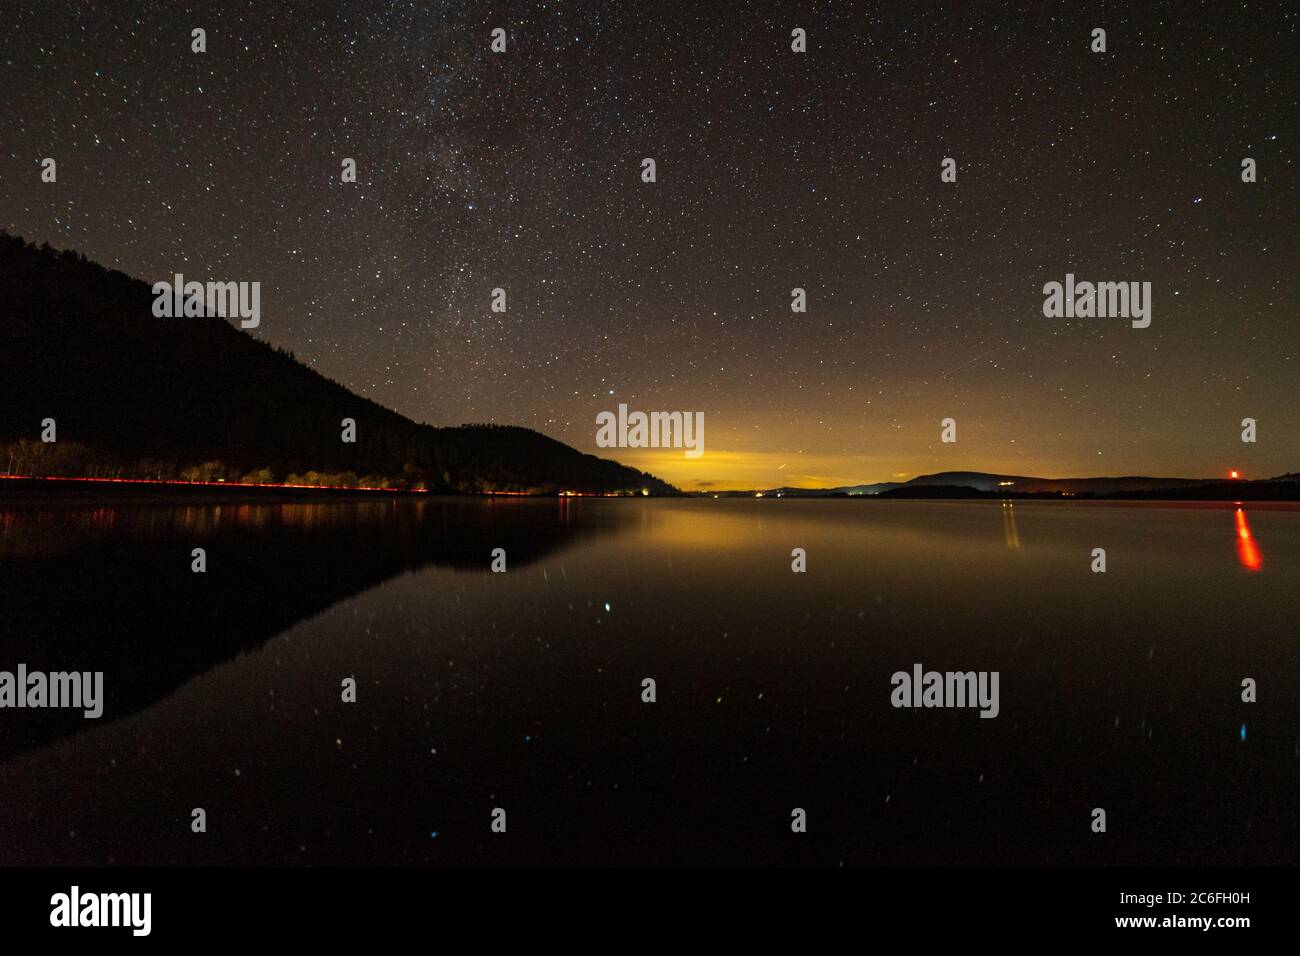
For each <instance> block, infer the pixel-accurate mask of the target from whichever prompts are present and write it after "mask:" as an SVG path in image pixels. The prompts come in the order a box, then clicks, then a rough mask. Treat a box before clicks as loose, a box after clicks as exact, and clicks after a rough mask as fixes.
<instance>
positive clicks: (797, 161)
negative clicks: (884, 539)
mask: <svg viewBox="0 0 1300 956" xmlns="http://www.w3.org/2000/svg"><path fill="white" fill-rule="evenodd" d="M993 7H994V5H992V4H977V3H953V4H932V3H926V2H919V0H910V2H902V3H879V4H877V3H871V4H868V3H862V4H857V5H853V4H845V3H836V4H833V5H832V4H818V3H796V2H792V3H787V4H781V5H779V12H777V10H778V5H776V4H765V5H750V4H740V3H726V4H722V3H705V2H694V3H684V4H676V3H665V2H655V3H629V2H620V3H616V4H615V3H605V4H602V3H596V2H570V3H528V4H526V3H511V4H494V3H488V2H485V3H463V4H448V3H437V2H419V3H383V2H364V3H361V2H357V3H349V4H340V3H328V2H320V3H292V2H258V3H217V4H211V5H207V4H196V5H189V6H187V5H185V4H181V3H162V2H159V3H130V2H120V3H119V2H114V3H97V4H93V5H92V4H90V3H84V2H66V3H48V4H47V3H35V2H17V3H15V2H12V0H10V2H6V3H5V5H4V8H3V14H4V35H3V39H2V40H0V90H3V93H0V224H2V225H3V226H4V227H5V228H6V229H8V230H9V231H10V232H12V233H17V234H20V235H22V236H23V237H24V238H26V239H28V240H32V241H36V242H38V243H39V242H49V243H50V244H51V245H54V246H56V247H60V248H73V249H76V250H78V251H80V252H83V253H85V254H86V256H87V257H89V258H91V259H94V260H96V261H99V262H100V263H102V264H104V265H107V266H111V267H115V268H119V269H122V270H123V271H125V272H128V273H130V274H132V275H135V276H138V277H139V278H142V279H145V280H147V281H150V282H153V281H156V280H159V279H163V278H170V277H171V276H172V275H173V273H175V272H182V273H184V274H185V276H186V277H187V278H193V279H201V280H207V279H213V280H245V281H254V280H256V281H260V282H261V283H262V299H261V302H262V320H261V326H260V328H258V329H257V330H255V331H254V332H252V333H250V334H255V335H258V336H260V337H262V338H264V339H265V340H267V341H269V342H271V343H272V344H275V345H278V346H283V347H285V348H288V349H292V350H293V351H294V352H295V353H296V355H297V357H298V358H299V359H300V360H302V361H304V362H307V363H309V364H311V365H312V366H313V367H315V368H316V369H318V370H319V371H320V372H322V373H323V374H325V375H328V376H330V377H331V378H334V379H336V380H338V381H340V382H342V383H343V384H344V385H346V386H348V387H349V388H351V389H352V390H354V391H356V392H358V393H360V394H362V395H365V396H367V397H369V398H372V399H374V400H376V401H378V402H380V403H382V404H384V405H387V406H389V407H392V408H394V409H396V410H398V411H400V412H402V413H404V414H406V415H408V416H410V417H412V418H414V419H416V420H419V421H427V422H430V423H432V424H459V423H462V422H489V421H491V422H500V423H512V424H520V425H526V426H529V427H532V428H536V429H538V430H540V431H543V432H545V433H546V434H549V435H551V436H553V437H555V438H558V439H560V440H562V441H566V442H568V443H570V444H572V445H574V446H575V447H578V448H580V449H582V450H584V451H591V452H600V453H601V454H605V455H608V456H609V457H614V458H617V459H619V460H620V461H624V462H626V463H628V464H632V465H635V466H637V467H641V468H644V469H646V470H649V471H652V472H654V473H655V474H657V475H659V476H660V477H662V478H664V479H666V480H669V481H672V482H675V483H677V484H679V485H681V486H682V487H687V488H709V487H717V488H736V487H739V488H750V487H771V486H775V485H782V484H786V485H805V486H815V485H838V484H848V483H857V482H866V481H886V480H891V479H892V480H898V479H900V478H906V477H910V476H913V475H917V474H921V473H925V472H930V471H939V470H947V469H980V470H988V471H999V472H1007V473H1016V474H1029V475H1042V476H1089V475H1116V474H1154V475H1182V476H1188V477H1201V476H1219V475H1222V474H1224V473H1226V471H1227V469H1229V468H1240V469H1242V470H1243V472H1244V475H1245V476H1246V477H1269V476H1272V475H1276V474H1280V473H1283V472H1287V471H1296V470H1300V230H1298V229H1297V225H1298V223H1300V203H1298V201H1297V199H1298V190H1297V185H1296V177H1297V174H1298V173H1300V168H1298V165H1300V164H1297V149H1296V141H1297V134H1300V92H1298V91H1300V55H1297V52H1296V51H1297V40H1298V39H1300V37H1298V36H1297V33H1298V32H1300V29H1298V28H1300V9H1297V7H1296V6H1295V5H1294V4H1276V5H1274V4H1256V3H1246V4H1236V5H1229V4H1226V3H1223V4H1220V3H1213V4H1191V3H1185V4H1183V3H1180V4H1162V3H1142V4H1129V3H1124V4H1115V5H1109V6H1100V5H1099V6H1089V5H1086V4H1077V5H1076V4H1069V5H1068V8H1067V5H1063V4H1056V3H1029V4H1024V5H1022V6H1008V7H1005V8H1003V10H1002V11H1001V12H993ZM1139 7H1140V9H1137V8H1139ZM194 27H202V28H203V29H205V30H206V31H207V52H206V53H201V54H198V53H193V52H191V49H190V44H191V37H190V31H191V29H192V28H194ZM494 27H503V28H505V29H506V31H507V34H508V49H507V52H505V53H504V54H494V53H492V52H491V51H490V49H489V43H490V40H491V36H490V34H491V31H492V29H493V28H494ZM796 27H801V28H803V29H805V30H807V34H808V52H807V53H806V54H797V53H794V52H791V49H790V43H791V30H792V29H794V28H796ZM1094 27H1103V28H1105V29H1106V31H1107V47H1108V52H1106V53H1104V54H1099V53H1092V52H1090V50H1089V44H1090V39H1091V37H1090V34H1091V30H1092V29H1093V28H1094ZM47 156H48V157H53V158H54V159H56V161H57V163H58V181H57V183H54V184H47V183H42V182H41V181H40V162H41V160H42V158H44V157H47ZM949 156H950V157H953V158H955V159H956V160H957V164H958V174H957V182H956V183H942V182H941V181H940V163H941V161H942V160H943V158H944V157H949ZM1247 156H1249V157H1252V158H1254V159H1255V160H1256V162H1257V164H1258V181H1257V182H1255V183H1251V184H1247V183H1243V182H1242V179H1241V161H1242V159H1243V158H1244V157H1247ZM344 157H353V158H355V159H356V161H357V164H358V181H357V183H356V184H344V183H341V182H340V171H341V162H342V159H343V158H344ZM644 157H653V158H654V159H655V161H656V164H657V173H658V181H657V182H655V183H653V184H646V183H643V182H642V181H641V175H640V173H641V160H642V159H643V158H644ZM1067 272H1073V273H1074V274H1075V275H1076V276H1077V278H1079V279H1080V280H1084V279H1086V280H1091V281H1149V282H1151V283H1152V287H1153V288H1152V305H1153V311H1152V323H1151V327H1150V328H1147V329H1134V328H1131V327H1130V324H1129V322H1128V321H1127V320H1124V319H1122V318H1109V319H1099V318H1093V319H1049V318H1046V317H1044V315H1043V311H1042V306H1043V293H1042V287H1043V285H1044V283H1046V282H1050V281H1063V280H1064V278H1065V274H1066V273H1067ZM498 286H500V287H503V288H505V289H506V291H507V296H508V311H507V312H506V313H505V314H496V313H493V312H492V311H491V310H490V294H491V290H492V289H493V288H494V287H498ZM796 286H799V287H803V288H806V289H807V293H808V312H807V313H806V314H795V313H792V312H791V309H790V301H791V299H790V290H791V289H792V288H794V287H796ZM13 360H14V357H13V356H5V357H4V361H13ZM619 402H626V403H628V404H629V405H630V406H631V408H633V409H639V410H644V411H655V410H682V411H700V412H703V413H704V416H705V426H706V430H705V449H706V450H705V454H704V455H703V457H701V458H699V459H696V460H691V459H687V458H685V457H684V455H683V454H682V452H681V451H652V452H651V451H646V452H637V451H631V450H623V449H611V450H609V451H602V450H600V449H597V447H596V444H595V417H596V415H597V413H598V412H601V411H604V410H613V409H615V408H616V407H617V405H618V403H619ZM945 417H952V418H955V419H956V420H957V423H958V441H957V442H956V443H955V444H949V445H945V444H941V443H940V440H939V438H940V426H939V423H940V419H942V418H945ZM1245 417H1253V418H1256V419H1257V420H1258V422H1259V441H1258V443H1257V444H1254V445H1250V444H1243V443H1242V442H1241V440H1240V433H1241V420H1242V419H1243V418H1245Z"/></svg>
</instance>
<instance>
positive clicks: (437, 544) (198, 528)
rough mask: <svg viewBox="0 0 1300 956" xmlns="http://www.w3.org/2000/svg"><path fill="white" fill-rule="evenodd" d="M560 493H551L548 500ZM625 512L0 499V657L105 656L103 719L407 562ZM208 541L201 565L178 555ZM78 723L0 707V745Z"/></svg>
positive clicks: (528, 557)
mask: <svg viewBox="0 0 1300 956" xmlns="http://www.w3.org/2000/svg"><path fill="white" fill-rule="evenodd" d="M559 501H560V502H563V499H559ZM627 514H628V512H621V513H620V512H614V513H612V514H611V515H609V516H606V520H603V521H600V522H587V523H583V522H581V521H578V520H577V519H576V518H575V517H574V515H573V513H572V509H571V506H569V505H568V504H567V503H560V504H558V505H557V504H556V503H555V502H552V501H549V500H548V501H538V500H534V501H530V500H521V499H491V498H489V499H455V498H432V499H421V500H417V501H411V500H408V499H401V500H392V501H363V502H318V501H313V502H307V503H284V502H276V503H265V504H256V503H254V504H220V505H190V504H184V505H147V504H140V503H126V504H122V505H120V506H116V507H103V506H95V507H68V506H67V505H59V504H57V503H50V502H44V503H41V502H21V503H8V504H5V505H3V506H2V507H0V669H4V668H8V669H12V668H13V666H14V665H16V663H17V662H19V661H23V662H25V663H26V664H27V665H28V668H29V669H30V670H78V671H104V672H105V675H106V681H107V682H108V683H109V687H110V689H111V693H109V694H108V695H107V704H106V707H105V714H104V717H103V718H101V719H100V720H99V721H96V722H95V723H104V722H107V721H108V720H111V719H113V718H116V717H120V716H122V715H123V714H127V713H131V712H133V711H136V710H139V709H140V708H142V707H146V706H148V705H149V704H150V703H152V702H154V701H156V700H158V699H160V698H162V697H164V696H166V694H168V693H169V692H170V691H172V690H173V689H174V688H176V687H178V686H180V685H181V684H183V683H185V682H186V681H187V680H189V679H190V678H191V677H193V676H194V675H195V674H198V673H201V672H203V671H206V670H209V669H210V668H212V667H213V666H215V665H216V664H218V663H220V662H222V661H225V660H229V659H230V658H232V657H234V656H235V655H236V654H239V653H244V652H247V651H250V650H252V649H254V648H256V647H258V646H260V645H261V644H263V643H264V642H265V641H266V640H268V639H269V638H271V637H273V636H274V635H276V634H279V633H281V632H282V631H284V630H286V629H287V628H289V627H291V626H292V625H293V624H295V623H296V622H298V621H301V620H303V619H304V618H306V617H309V616H311V615H313V614H316V613H318V612H319V611H321V610H323V609H325V608H328V607H330V606H331V605H334V604H336V603H338V602H339V601H341V600H344V599H345V598H348V597H352V596H353V595H356V594H359V593H361V592H363V591H366V590H368V589H369V588H372V587H374V586H375V585H377V584H379V583H381V582H383V581H385V580H387V579H389V578H392V577H393V576H395V575H397V574H399V573H401V572H404V571H409V570H414V569H418V568H422V567H426V566H443V567H451V568H455V569H460V570H470V571H476V572H481V573H484V574H486V573H488V567H489V556H490V554H491V551H492V549H493V548H498V547H500V548H505V550H506V553H507V557H508V567H509V569H510V570H512V571H517V570H520V569H523V568H526V567H528V566H529V565H530V564H532V563H534V562H536V561H538V560H540V559H541V558H543V557H544V556H546V555H550V554H553V553H555V552H557V551H559V550H561V549H563V548H566V547H569V546H571V545H572V544H574V543H575V542H576V541H578V540H580V539H582V538H583V537H586V536H590V535H592V534H600V533H605V532H609V531H611V530H613V529H615V528H617V527H618V526H619V525H620V524H621V523H623V519H624V518H626V516H627ZM196 547H202V548H204V549H205V550H206V551H207V567H208V570H207V573H205V574H195V573H193V572H192V571H191V570H190V560H191V559H190V552H191V549H193V548H196ZM89 726H91V725H90V724H88V723H87V722H85V721H81V720H78V719H76V717H75V715H71V714H69V713H68V712H64V711H30V710H29V711H23V712H22V720H21V721H20V720H15V719H10V720H4V721H0V755H4V754H7V753H11V752H14V751H16V750H21V749H23V748H25V747H28V746H31V745H34V744H38V743H40V742H42V741H45V740H47V739H49V738H50V737H54V736H58V735H59V734H61V733H65V732H76V731H79V730H85V729H88V728H89Z"/></svg>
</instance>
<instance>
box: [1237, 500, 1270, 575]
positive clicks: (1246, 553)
mask: <svg viewBox="0 0 1300 956" xmlns="http://www.w3.org/2000/svg"><path fill="white" fill-rule="evenodd" d="M1237 560H1238V561H1240V562H1241V566H1242V567H1243V568H1245V569H1246V570H1248V571H1258V570H1259V569H1260V566H1261V565H1262V564H1263V563H1264V559H1263V558H1261V557H1260V554H1259V548H1258V547H1256V545H1255V538H1254V536H1252V535H1251V533H1250V525H1248V524H1246V512H1245V511H1243V510H1242V509H1240V508H1238V509H1237Z"/></svg>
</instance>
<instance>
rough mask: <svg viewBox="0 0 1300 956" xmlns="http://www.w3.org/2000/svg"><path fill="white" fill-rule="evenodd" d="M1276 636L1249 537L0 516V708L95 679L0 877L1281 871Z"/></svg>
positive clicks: (1093, 520)
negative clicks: (264, 870)
mask: <svg viewBox="0 0 1300 956" xmlns="http://www.w3.org/2000/svg"><path fill="white" fill-rule="evenodd" d="M194 548H203V549H204V550H205V552H206V561H207V570H206V572H205V573H202V574H198V573H194V572H192V571H191V561H192V557H191V553H192V550H193V549H194ZM494 548H503V549H504V550H505V553H506V567H507V570H506V571H505V573H492V572H490V571H489V566H490V564H491V560H492V559H491V552H492V551H493V549H494ZM795 548H802V549H804V550H805V551H806V562H807V570H806V572H804V573H794V572H792V570H791V563H792V557H791V552H792V549H795ZM1097 548H1101V549H1104V550H1105V560H1106V571H1105V573H1094V571H1093V570H1092V568H1093V565H1094V561H1095V558H1094V554H1093V552H1094V549H1097ZM1298 612H1300V510H1297V509H1296V508H1295V507H1294V506H1284V505H1278V506H1270V505H1256V504H1250V505H1247V506H1246V507H1245V508H1244V509H1241V508H1238V507H1236V506H1234V505H1232V504H1218V503H1215V504H1196V505H1188V504H1162V503H1141V504H1134V503H1071V502H1058V501H1041V502H1030V501H1026V502H1014V503H1011V502H996V501H993V502H990V501H976V502H961V501H952V502H944V501H889V500H866V499H849V500H793V499H782V500H773V499H764V500H745V499H731V500H728V499H721V500H714V499H645V500H634V499H599V498H578V499H572V498H570V499H514V498H491V499H477V498H428V499H419V500H412V499H401V500H397V501H388V500H370V501H347V500H337V501H335V500H330V501H319V500H317V501H311V502H306V503H287V502H271V503H256V502H253V503H219V504H214V503H199V502H187V501H184V500H176V499H173V500H170V501H165V502H149V501H129V500H122V501H112V502H100V503H94V504H91V503H85V502H82V503H77V502H74V501H68V500H63V501H56V500H50V499H35V500H5V499H0V670H6V671H13V670H15V668H16V666H17V665H18V664H19V663H25V664H26V666H27V668H28V670H36V669H44V670H48V671H58V670H77V671H102V672H103V674H104V678H103V680H104V713H103V716H102V717H101V718H99V719H97V720H88V719H85V718H83V717H82V716H81V714H80V711H69V710H32V709H12V708H6V709H0V863H5V864H99V863H118V864H174V863H185V864H193V863H251V864H259V863H268V864H270V863H274V864H280V863H303V864H308V863H310V864H334V863H400V864H439V863H577V862H593V863H615V862H630V863H686V862H703V863H782V862H789V863H818V864H830V865H835V864H840V863H845V864H864V863H866V864H871V863H888V864H899V863H1062V864H1069V863H1081V864H1084V863H1086V864H1094V863H1125V864H1134V863H1137V864H1146V863H1150V864H1193V863H1195V864H1240V863H1295V862H1296V861H1297V860H1298V859H1300V823H1298V821H1297V815H1298V813H1297V784H1298V783H1300V630H1298V628H1297V620H1298V619H1300V613H1298ZM917 664H919V665H922V666H923V668H924V669H925V670H931V669H934V670H938V671H960V672H967V671H976V672H989V673H992V672H997V674H998V675H999V682H998V690H999V701H998V713H997V716H996V717H993V718H991V719H986V718H982V717H981V716H980V712H979V710H978V709H973V708H969V707H968V708H914V707H907V708H900V707H895V706H894V705H893V703H892V701H891V693H892V691H893V686H892V683H891V680H892V675H894V674H895V673H896V672H907V673H911V672H912V671H913V667H914V665H917ZM345 678H353V679H354V680H355V683H356V701H355V703H351V702H348V703H345V702H344V701H343V700H342V696H343V694H342V689H341V688H342V686H343V681H344V680H345ZM647 678H650V679H652V680H653V681H654V691H655V700H654V702H652V703H648V702H645V701H644V700H643V699H642V698H643V681H644V680H645V679H647ZM1247 678H1249V679H1251V680H1253V681H1254V682H1255V683H1256V693H1257V696H1258V699H1257V701H1256V702H1253V703H1247V702H1243V700H1242V694H1243V690H1242V687H1243V683H1242V682H1243V680H1245V679H1247ZM195 808H202V809H203V810H204V813H205V817H206V832H203V833H195V832H192V829H191V820H192V811H193V810H194V809H195ZM495 808H501V809H503V810H504V811H505V818H506V832H505V833H496V832H493V830H492V828H491V822H492V811H493V810H494V809H495ZM796 808H798V809H801V810H803V811H804V813H805V815H806V821H807V823H806V832H802V833H796V832H792V827H791V821H792V812H793V811H794V810H795V809H796ZM1095 808H1101V809H1104V811H1105V814H1106V830H1105V832H1101V833H1099V832H1094V831H1093V819H1094V815H1093V811H1094V809H1095Z"/></svg>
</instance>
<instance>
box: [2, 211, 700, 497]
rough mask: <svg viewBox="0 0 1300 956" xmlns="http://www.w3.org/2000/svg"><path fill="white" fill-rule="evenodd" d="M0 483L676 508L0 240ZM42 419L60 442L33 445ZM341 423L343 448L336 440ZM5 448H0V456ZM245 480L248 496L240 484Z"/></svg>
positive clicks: (601, 470) (148, 294) (612, 477)
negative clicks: (227, 486) (15, 478)
mask: <svg viewBox="0 0 1300 956" xmlns="http://www.w3.org/2000/svg"><path fill="white" fill-rule="evenodd" d="M0 354H3V355H4V357H5V360H4V368H5V376H4V378H5V382H4V387H3V389H0V470H8V471H11V472H21V473H24V474H75V475H111V476H124V477H137V478H174V477H187V478H200V479H205V480H215V479H222V480H237V479H239V478H243V477H246V476H250V473H252V474H256V473H258V472H260V471H261V470H262V469H266V470H267V471H269V476H268V474H267V473H266V472H261V474H260V478H261V480H268V479H269V480H276V481H284V480H286V479H290V478H291V476H292V477H294V478H299V479H301V480H303V481H304V483H311V484H356V483H357V481H358V480H359V479H368V480H366V481H365V482H364V483H366V484H372V483H375V482H383V483H385V484H387V485H391V486H394V487H397V486H401V487H425V488H428V489H429V490H435V491H459V492H477V491H533V492H556V491H561V490H572V491H583V492H620V491H621V492H635V493H640V492H641V491H642V489H645V490H648V491H649V492H650V493H652V494H671V493H674V492H675V489H673V488H672V487H671V486H670V485H667V484H666V483H664V482H662V481H659V480H658V479H656V478H654V477H652V476H650V475H646V474H644V473H642V472H640V471H637V470H636V469H633V468H628V467H625V466H623V465H620V464H618V463H617V462H614V461H609V460H607V459H602V458H597V457H595V456H594V455H586V454H582V453H581V452H578V451H577V450H575V449H573V448H570V447H569V446H567V445H565V444H562V443H561V442H558V441H555V440H554V439H551V438H548V437H546V436H545V435H542V434H539V433H537V432H534V431H531V430H529V429H526V428H518V427H511V426H498V425H463V426H460V427H455V428H435V427H433V426H430V425H423V424H417V423H416V422H413V421H411V420H410V419H408V418H405V417H404V416H402V415H399V414H398V413H397V412H394V411H392V410H390V409H387V408H384V407H382V406H381V405H378V404H376V403H375V402H372V401H370V400H369V399H365V398H362V397H360V396H358V395H354V394H353V393H352V392H350V391H348V390H347V389H346V388H344V387H343V386H342V385H340V384H339V383H337V382H334V381H331V380H330V379H327V378H325V377H324V376H322V375H321V374H319V373H318V372H316V371H314V370H312V369H310V368H308V367H307V366H305V365H303V364H301V363H300V362H298V361H297V359H296V358H295V357H294V355H293V353H292V352H287V351H285V350H283V349H277V348H274V347H272V346H270V345H268V344H266V343H264V342H262V341H259V340H258V339H255V338H253V337H252V336H250V335H248V334H246V333H244V332H242V331H241V330H239V329H238V328H236V327H235V326H234V325H232V324H231V323H230V322H229V321H227V320H225V319H221V318H216V317H209V318H171V319H168V318H156V317H154V315H153V293H152V290H151V286H150V284H147V283H145V282H142V281H140V280H138V279H133V278H131V277H130V276H127V275H125V274H123V273H121V272H118V271H115V270H108V269H105V268H103V267H102V266H99V265H97V264H95V263H93V262H90V261H88V260H87V259H86V258H85V257H84V256H82V255H79V254H77V253H75V252H72V251H62V252H59V251H56V250H54V249H51V248H50V247H49V246H48V245H45V246H43V247H41V248H39V249H38V248H36V247H35V246H33V245H31V244H29V243H25V242H24V241H23V240H22V239H21V238H18V237H15V236H10V235H8V234H7V233H0ZM45 418H53V419H54V420H55V421H56V423H57V429H58V442H57V443H54V444H41V443H40V442H39V441H38V439H39V434H40V426H41V421H42V420H43V419H45ZM344 418H352V419H355V420H356V423H357V441H356V443H355V444H347V443H344V442H342V441H341V440H340V434H341V431H342V429H341V425H340V422H341V420H342V419H344ZM6 443H8V445H7V446H6ZM252 480H258V478H257V477H254V478H253V479H252Z"/></svg>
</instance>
